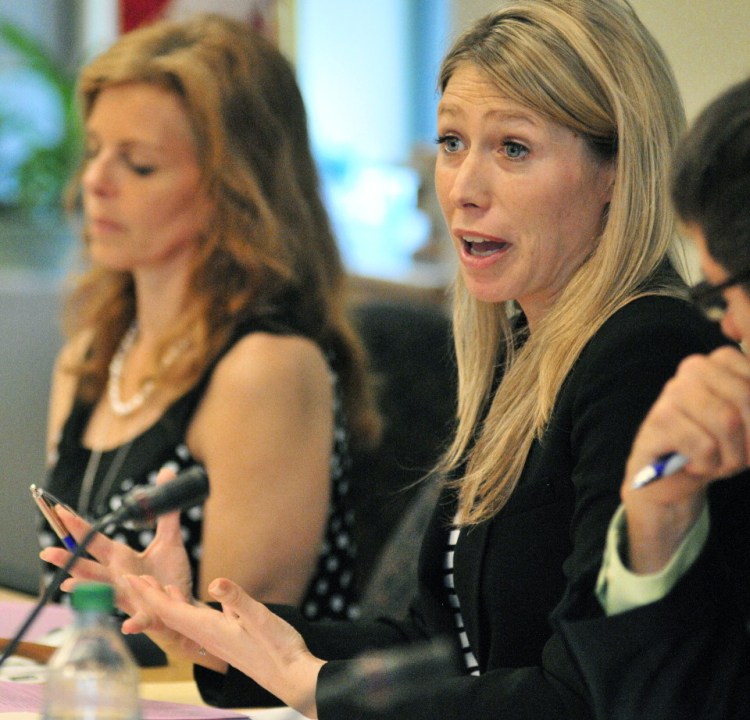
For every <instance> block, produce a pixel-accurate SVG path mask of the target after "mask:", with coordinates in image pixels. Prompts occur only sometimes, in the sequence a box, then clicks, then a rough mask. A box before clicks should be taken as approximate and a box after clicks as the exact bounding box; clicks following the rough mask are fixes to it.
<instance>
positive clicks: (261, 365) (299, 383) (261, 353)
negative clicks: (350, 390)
mask: <svg viewBox="0 0 750 720" xmlns="http://www.w3.org/2000/svg"><path fill="white" fill-rule="evenodd" d="M212 385H214V386H216V389H217V390H221V391H226V392H239V393H243V394H244V393H250V394H258V393H260V394H265V393H267V392H269V391H273V392H280V391H281V392H283V391H284V390H285V389H286V391H289V392H294V393H299V391H300V390H306V391H308V392H310V391H312V390H314V389H315V388H321V389H325V390H326V391H327V389H328V387H329V386H330V379H329V372H328V364H327V362H326V359H325V357H324V355H323V352H322V350H321V348H320V347H319V346H318V345H317V344H316V343H315V342H313V341H312V340H310V339H308V338H305V337H302V336H299V335H274V334H271V333H262V332H256V333H252V334H251V335H248V336H247V337H245V338H243V339H242V340H240V341H239V342H238V343H237V344H236V345H235V346H234V347H233V348H232V349H231V350H230V351H229V352H228V353H227V354H226V356H225V357H224V358H222V360H221V361H220V362H219V364H218V365H217V368H216V371H215V373H214V378H213V379H212Z"/></svg>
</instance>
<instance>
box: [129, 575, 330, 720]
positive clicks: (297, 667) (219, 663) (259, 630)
mask: <svg viewBox="0 0 750 720" xmlns="http://www.w3.org/2000/svg"><path fill="white" fill-rule="evenodd" d="M125 580H126V583H127V584H128V586H129V594H130V597H131V599H132V601H133V602H134V604H136V605H137V606H138V608H139V611H137V612H136V615H135V616H134V619H136V618H138V617H139V616H140V617H141V618H142V619H141V620H140V622H141V624H142V626H144V627H145V628H148V629H152V630H157V631H158V632H159V633H163V632H164V631H165V629H171V630H172V631H173V632H174V633H176V635H175V636H174V638H175V640H176V638H179V641H178V642H177V643H176V644H175V645H174V647H173V648H172V650H173V651H178V652H180V654H181V655H189V656H190V657H191V658H192V659H193V661H194V662H198V663H199V664H201V665H204V666H206V667H209V668H211V669H214V670H217V671H219V672H224V671H225V670H226V667H227V664H229V665H232V666H233V667H235V668H237V669H238V670H240V671H242V672H243V673H245V674H246V675H248V676H249V677H250V678H252V679H253V680H255V681H256V682H257V683H258V684H259V685H261V686H262V687H264V688H265V689H266V690H268V691H269V692H271V693H273V694H274V695H275V696H276V697H278V698H279V699H280V700H282V701H283V702H284V703H286V704H287V705H289V706H290V707H293V708H295V709H296V710H297V711H299V712H301V713H302V714H303V715H305V716H307V717H311V718H314V717H317V711H316V708H315V688H316V684H317V678H318V672H319V670H320V668H321V666H322V665H324V664H325V663H324V661H323V660H321V659H319V658H316V657H315V656H314V655H313V654H312V653H311V652H310V651H309V650H308V648H307V646H306V645H305V642H304V640H303V639H302V636H301V635H300V634H299V633H298V632H297V631H296V630H295V629H294V628H293V627H292V626H291V625H289V624H288V623H287V622H285V621H284V620H282V619H281V618H280V617H279V616H278V615H275V614H274V613H272V612H271V611H270V610H268V608H266V607H265V605H263V604H262V603H259V602H257V601H256V600H253V598H251V597H250V596H249V595H248V594H247V593H245V592H244V591H243V590H242V589H241V588H240V587H239V586H238V585H237V584H236V583H233V582H231V581H230V580H226V579H224V578H219V579H217V580H214V581H213V582H212V583H211V584H210V585H209V588H208V590H209V593H210V594H211V596H212V597H214V598H215V599H216V600H217V601H219V602H220V603H221V605H222V611H221V612H219V611H217V610H214V609H213V608H211V607H208V606H205V605H201V604H197V603H193V602H190V601H189V600H187V599H186V598H185V597H184V595H183V594H182V593H181V592H180V591H179V590H178V589H176V588H171V587H162V586H161V585H160V584H159V583H158V582H156V580H155V579H154V578H150V577H136V576H129V577H127V578H126V579H125ZM196 656H197V657H196Z"/></svg>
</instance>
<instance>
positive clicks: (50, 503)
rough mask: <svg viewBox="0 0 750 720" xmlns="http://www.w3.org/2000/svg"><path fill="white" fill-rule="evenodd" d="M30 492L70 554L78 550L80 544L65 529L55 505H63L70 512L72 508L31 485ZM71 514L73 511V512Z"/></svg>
mask: <svg viewBox="0 0 750 720" xmlns="http://www.w3.org/2000/svg"><path fill="white" fill-rule="evenodd" d="M29 490H31V496H32V497H33V498H34V501H35V502H36V504H37V505H38V507H39V509H40V510H41V511H42V515H44V517H45V518H47V522H48V523H49V525H50V527H51V528H52V529H53V530H54V531H55V535H57V537H59V538H60V540H61V541H62V543H63V545H65V547H66V548H68V550H70V552H75V551H76V550H77V549H78V544H77V543H76V541H75V540H74V539H73V536H72V535H71V534H70V532H69V531H68V528H66V527H65V523H63V521H62V520H61V519H60V516H59V515H58V514H57V511H56V510H55V505H62V506H63V507H64V508H66V509H67V510H70V508H69V507H68V506H67V505H65V504H64V503H62V502H61V501H60V500H58V499H57V498H56V497H55V496H54V495H51V494H50V493H48V492H47V491H46V490H44V488H40V487H37V486H36V485H31V487H30V488H29ZM71 512H73V511H72V510H71Z"/></svg>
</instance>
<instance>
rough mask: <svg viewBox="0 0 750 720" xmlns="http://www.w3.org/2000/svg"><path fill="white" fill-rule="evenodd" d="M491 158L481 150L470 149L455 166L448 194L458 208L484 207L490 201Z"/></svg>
mask: <svg viewBox="0 0 750 720" xmlns="http://www.w3.org/2000/svg"><path fill="white" fill-rule="evenodd" d="M488 162H489V160H488V159H487V158H485V157H484V156H483V155H482V154H481V153H480V152H478V151H474V150H469V151H468V152H467V153H466V155H465V156H464V157H463V158H462V160H461V161H460V164H459V165H458V167H457V168H455V171H454V176H453V181H452V184H451V188H450V193H449V195H448V197H449V199H450V201H451V203H452V204H453V205H454V206H455V207H457V208H470V207H476V208H483V207H486V206H487V204H488V203H489V198H490V192H489V182H488V172H489V168H488V167H487V164H488Z"/></svg>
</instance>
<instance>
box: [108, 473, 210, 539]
mask: <svg viewBox="0 0 750 720" xmlns="http://www.w3.org/2000/svg"><path fill="white" fill-rule="evenodd" d="M208 493H209V487H208V476H207V475H206V471H205V470H204V469H203V467H201V466H200V465H193V466H192V467H189V468H187V470H183V471H182V472H180V473H178V475H177V477H175V478H174V479H173V480H170V481H168V482H166V483H163V484H162V485H154V486H149V487H144V486H138V487H136V488H134V489H133V490H131V491H130V492H129V493H128V494H127V495H126V496H125V497H124V498H123V500H122V505H121V506H120V507H119V508H118V509H117V510H115V511H114V512H113V513H110V514H109V515H108V516H107V517H106V518H102V520H101V521H100V523H101V524H102V525H108V524H110V523H115V524H118V523H122V522H125V521H131V522H133V523H134V524H136V525H138V526H143V527H149V526H151V525H153V523H154V522H155V521H156V518H157V517H159V515H164V514H165V513H169V512H174V511H176V510H183V509H185V508H189V507H192V506H193V505H197V504H198V503H201V502H203V501H204V500H205V499H206V498H207V497H208Z"/></svg>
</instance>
